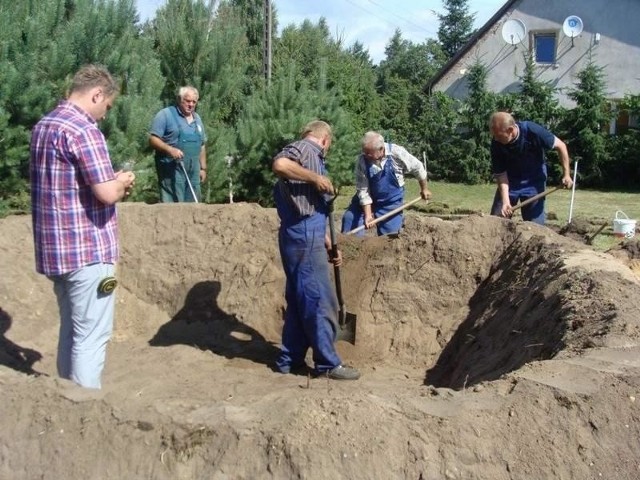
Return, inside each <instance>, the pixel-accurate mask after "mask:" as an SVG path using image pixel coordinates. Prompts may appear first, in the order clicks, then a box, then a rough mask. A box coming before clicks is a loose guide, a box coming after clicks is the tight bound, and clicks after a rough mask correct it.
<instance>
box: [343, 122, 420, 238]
mask: <svg viewBox="0 0 640 480" xmlns="http://www.w3.org/2000/svg"><path fill="white" fill-rule="evenodd" d="M406 175H410V176H414V177H416V178H417V179H418V182H419V183H420V196H421V197H422V198H423V199H424V200H428V199H429V198H431V192H430V191H429V189H428V188H427V171H426V170H425V168H424V166H423V165H422V163H421V162H420V161H419V160H418V159H417V158H416V157H414V156H413V155H411V154H410V153H409V152H407V150H406V149H405V148H404V147H401V146H400V145H395V144H392V143H387V144H385V142H384V138H383V137H382V135H380V134H379V133H377V132H367V133H365V135H364V137H363V139H362V153H361V154H360V156H359V157H358V159H357V160H356V167H355V177H356V194H355V195H354V197H353V199H352V201H351V204H350V205H349V208H348V209H347V211H346V212H345V213H344V215H343V217H342V233H347V232H350V231H351V230H354V229H356V228H358V227H360V226H362V225H363V224H364V225H365V227H366V228H371V227H372V226H373V225H372V223H371V222H373V221H374V219H375V218H377V217H380V216H382V215H384V214H386V213H388V212H390V211H391V210H394V209H395V208H398V207H400V206H402V204H403V202H404V178H405V176H406ZM402 221H403V215H402V213H398V214H397V215H394V216H392V217H390V218H388V219H386V220H383V221H381V222H379V223H377V230H378V235H389V234H392V235H393V234H397V233H398V232H399V231H400V229H401V228H402ZM359 234H360V235H364V232H363V231H361V232H360V233H359Z"/></svg>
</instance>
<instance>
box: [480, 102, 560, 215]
mask: <svg viewBox="0 0 640 480" xmlns="http://www.w3.org/2000/svg"><path fill="white" fill-rule="evenodd" d="M489 127H490V129H491V135H492V136H493V140H492V141H491V169H492V171H493V175H494V177H495V179H496V182H497V184H498V189H497V191H496V194H495V197H494V199H493V205H492V206H491V215H496V216H502V217H510V216H511V215H512V213H513V206H515V205H516V204H517V203H518V202H522V201H524V200H526V199H528V198H531V197H533V196H535V195H537V194H538V193H542V192H544V191H545V189H546V185H547V164H546V158H545V152H546V151H547V150H551V149H554V150H557V151H558V154H559V155H560V164H561V165H562V185H564V187H565V188H571V187H572V186H573V181H572V180H571V170H570V167H569V152H568V151H567V146H566V145H565V143H564V142H563V141H562V140H560V139H559V138H558V137H556V136H555V135H554V134H553V133H551V132H550V131H549V130H547V129H546V128H544V127H542V126H540V125H538V124H537V123H534V122H528V121H524V122H516V121H515V120H514V118H513V116H511V114H509V113H507V112H495V113H494V114H493V115H491V119H490V121H489ZM522 219H523V220H527V221H531V222H535V223H538V224H540V225H544V221H545V213H544V197H543V198H541V199H539V200H537V201H535V202H533V203H531V204H529V205H525V206H524V207H522Z"/></svg>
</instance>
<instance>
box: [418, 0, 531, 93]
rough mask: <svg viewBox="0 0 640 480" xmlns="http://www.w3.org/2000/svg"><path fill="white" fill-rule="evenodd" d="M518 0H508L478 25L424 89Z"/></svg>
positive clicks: (461, 55)
mask: <svg viewBox="0 0 640 480" xmlns="http://www.w3.org/2000/svg"><path fill="white" fill-rule="evenodd" d="M518 1H519V0H508V1H507V2H506V3H505V4H504V5H503V6H502V7H500V10H498V11H497V12H496V13H495V14H494V15H493V17H491V18H490V19H489V20H487V22H486V23H485V24H484V25H483V26H482V27H480V28H479V29H478V30H477V31H476V33H474V34H473V35H472V36H471V38H470V39H469V41H468V42H467V43H465V44H464V45H463V46H462V47H461V48H460V50H458V51H457V52H456V53H455V55H454V56H453V57H451V59H450V60H449V61H448V62H447V63H446V64H445V65H444V67H442V68H441V69H440V70H439V71H438V73H436V74H435V75H434V76H433V77H432V78H431V80H429V83H428V84H427V86H426V90H427V92H429V91H431V89H432V88H433V86H434V85H435V84H436V83H437V82H438V81H440V79H441V78H442V77H443V76H444V75H445V74H446V73H447V72H448V71H449V69H450V68H451V67H453V66H454V65H455V64H456V63H457V62H458V60H460V58H462V57H463V56H464V55H465V54H466V53H467V52H468V51H469V50H470V49H471V48H472V47H473V46H474V45H475V43H476V42H477V41H478V39H479V38H480V37H482V36H483V35H484V34H485V33H486V32H487V31H488V30H489V29H490V28H491V27H493V25H494V24H495V23H497V22H498V21H499V20H500V19H501V18H502V17H503V16H504V14H505V13H506V12H507V10H509V9H510V8H511V7H512V6H513V4H514V3H516V2H518Z"/></svg>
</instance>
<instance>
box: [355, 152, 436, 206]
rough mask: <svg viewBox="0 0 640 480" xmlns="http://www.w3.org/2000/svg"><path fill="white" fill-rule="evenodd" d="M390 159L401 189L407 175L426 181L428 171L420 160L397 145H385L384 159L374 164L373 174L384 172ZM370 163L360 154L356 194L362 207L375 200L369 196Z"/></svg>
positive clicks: (356, 169)
mask: <svg viewBox="0 0 640 480" xmlns="http://www.w3.org/2000/svg"><path fill="white" fill-rule="evenodd" d="M389 157H391V161H392V162H393V172H394V173H395V175H396V178H397V179H398V185H400V186H401V187H403V186H404V177H405V176H406V175H409V176H412V177H415V178H417V179H418V180H426V178H427V171H426V170H425V168H424V165H422V163H421V162H420V160H418V159H417V158H416V157H414V156H413V155H411V154H410V153H409V152H408V151H407V149H406V148H404V147H401V146H400V145H396V144H395V143H385V144H384V157H382V160H381V161H380V163H379V164H376V163H374V164H373V165H372V170H373V172H374V173H378V172H380V171H382V170H383V169H384V166H385V164H386V163H387V161H389ZM369 163H370V162H368V161H367V159H366V158H365V156H364V155H363V154H360V156H359V157H358V159H357V160H356V168H355V177H356V192H357V194H358V199H359V200H360V205H371V204H372V203H373V199H372V198H371V196H370V195H369V180H368V178H367V165H368V164H369Z"/></svg>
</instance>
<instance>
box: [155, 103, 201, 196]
mask: <svg viewBox="0 0 640 480" xmlns="http://www.w3.org/2000/svg"><path fill="white" fill-rule="evenodd" d="M170 110H171V113H172V116H173V120H174V121H175V123H176V125H177V126H178V129H179V131H180V134H179V136H178V143H177V145H175V146H176V148H178V149H180V150H182V152H183V153H184V156H183V157H182V162H181V163H182V166H180V165H179V163H178V162H176V161H175V160H174V159H173V158H171V157H167V156H156V171H157V173H158V181H159V183H160V196H161V201H162V202H194V201H195V199H194V198H193V194H192V193H191V189H190V188H189V184H188V183H187V177H185V172H186V174H187V176H188V178H189V180H190V181H191V186H192V187H193V190H194V191H195V193H196V197H197V198H200V151H201V149H202V135H203V134H202V133H201V132H200V131H199V128H198V125H199V123H198V122H197V121H196V120H195V119H194V121H193V122H192V123H191V124H190V125H188V126H185V125H183V122H180V117H179V114H178V111H177V107H170ZM194 115H195V114H194ZM182 167H184V170H183V168H182Z"/></svg>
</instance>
